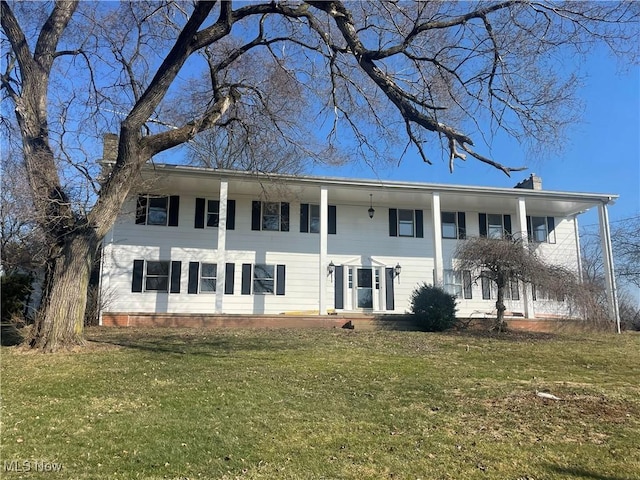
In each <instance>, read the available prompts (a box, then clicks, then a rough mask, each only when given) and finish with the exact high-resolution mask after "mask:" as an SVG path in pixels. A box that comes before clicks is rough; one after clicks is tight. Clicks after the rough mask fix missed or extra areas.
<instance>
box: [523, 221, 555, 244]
mask: <svg viewBox="0 0 640 480" xmlns="http://www.w3.org/2000/svg"><path fill="white" fill-rule="evenodd" d="M527 234H528V236H529V241H531V242H535V243H556V234H555V219H554V217H529V216H527Z"/></svg>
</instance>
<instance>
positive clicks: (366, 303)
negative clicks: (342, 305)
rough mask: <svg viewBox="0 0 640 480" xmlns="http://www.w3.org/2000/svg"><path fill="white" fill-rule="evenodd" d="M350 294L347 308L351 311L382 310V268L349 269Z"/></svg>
mask: <svg viewBox="0 0 640 480" xmlns="http://www.w3.org/2000/svg"><path fill="white" fill-rule="evenodd" d="M347 268H348V272H347V275H348V292H349V294H348V295H347V302H346V303H347V305H346V308H347V309H349V310H382V309H383V308H384V306H383V303H382V302H383V299H382V298H381V297H380V292H381V289H380V278H381V277H382V273H383V269H382V268H380V267H351V266H350V267H347Z"/></svg>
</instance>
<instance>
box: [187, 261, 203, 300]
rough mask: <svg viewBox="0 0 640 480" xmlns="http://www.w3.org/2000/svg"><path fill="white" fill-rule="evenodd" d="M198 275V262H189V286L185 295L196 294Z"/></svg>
mask: <svg viewBox="0 0 640 480" xmlns="http://www.w3.org/2000/svg"><path fill="white" fill-rule="evenodd" d="M199 275H200V262H189V284H188V286H187V293H198V276H199Z"/></svg>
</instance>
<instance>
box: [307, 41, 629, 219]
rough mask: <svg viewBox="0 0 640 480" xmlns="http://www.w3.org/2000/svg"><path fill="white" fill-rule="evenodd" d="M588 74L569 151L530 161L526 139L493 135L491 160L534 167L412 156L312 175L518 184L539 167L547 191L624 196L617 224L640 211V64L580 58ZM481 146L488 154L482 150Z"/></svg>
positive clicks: (614, 213)
mask: <svg viewBox="0 0 640 480" xmlns="http://www.w3.org/2000/svg"><path fill="white" fill-rule="evenodd" d="M581 70H582V71H584V72H587V73H586V78H585V79H584V85H583V87H582V88H581V89H580V90H579V95H580V98H581V100H582V102H583V103H584V115H583V118H582V121H581V122H580V123H579V124H577V125H575V126H573V127H572V128H571V129H570V131H569V132H570V135H569V137H568V138H567V143H566V145H565V147H564V150H563V151H562V152H559V153H558V154H557V155H554V154H553V153H552V154H548V155H547V158H545V159H544V160H537V159H527V158H526V156H525V152H524V151H523V149H522V148H520V147H519V145H518V144H517V143H515V142H513V141H510V140H509V139H507V138H497V139H495V140H494V144H493V148H492V158H494V159H495V160H497V161H499V162H502V163H505V164H507V165H513V166H517V165H527V166H528V167H529V170H527V171H524V172H514V173H512V176H511V178H509V177H507V176H506V175H504V174H503V173H502V172H500V171H498V170H496V169H494V168H492V167H489V166H487V165H484V164H481V163H480V162H478V161H474V160H468V161H467V162H464V163H461V162H458V163H457V165H456V169H455V171H454V173H453V174H451V173H449V170H448V165H447V164H446V163H445V162H440V161H438V160H434V164H433V165H426V164H424V163H423V162H422V161H421V160H420V159H419V158H418V157H417V156H415V157H410V156H407V157H405V159H404V160H403V162H402V163H401V164H400V166H399V167H393V168H391V167H381V166H378V167H376V170H373V169H372V168H371V167H369V166H367V165H364V164H362V165H347V166H344V167H333V168H327V167H318V168H316V169H315V170H313V172H312V173H313V174H318V175H328V176H344V177H358V178H380V179H385V180H411V181H419V182H429V183H449V184H462V185H484V186H495V187H513V186H514V185H515V184H516V183H518V182H519V181H520V180H522V179H524V178H526V177H528V176H529V174H530V173H536V174H537V175H539V176H541V177H542V187H543V189H546V190H561V191H572V192H592V193H610V194H618V195H620V199H619V200H618V201H617V202H616V204H615V205H614V206H612V207H610V209H609V216H610V219H611V222H612V223H613V222H616V221H622V220H623V219H625V218H628V217H632V216H634V215H638V214H640V68H639V67H638V66H636V67H633V68H628V69H625V71H620V69H619V68H618V65H617V64H616V60H615V59H613V58H612V57H610V56H609V55H607V54H606V53H605V52H601V53H598V54H596V55H593V56H591V57H589V58H588V59H587V60H586V63H583V64H581ZM478 151H480V152H483V150H481V149H480V148H478ZM580 222H581V225H582V226H584V227H588V226H589V225H593V226H594V228H597V213H596V212H595V210H594V209H592V210H591V211H590V212H587V213H586V214H584V215H583V216H582V217H580Z"/></svg>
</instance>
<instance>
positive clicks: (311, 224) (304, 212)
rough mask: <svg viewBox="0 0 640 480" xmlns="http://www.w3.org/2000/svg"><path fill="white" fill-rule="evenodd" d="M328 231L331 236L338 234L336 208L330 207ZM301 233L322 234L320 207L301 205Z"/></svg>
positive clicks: (308, 204)
mask: <svg viewBox="0 0 640 480" xmlns="http://www.w3.org/2000/svg"><path fill="white" fill-rule="evenodd" d="M328 207H329V208H328V218H327V223H328V225H327V227H328V228H327V231H328V233H329V234H330V235H335V233H336V206H335V205H329V206H328ZM300 232H301V233H320V205H314V204H310V203H301V204H300Z"/></svg>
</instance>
